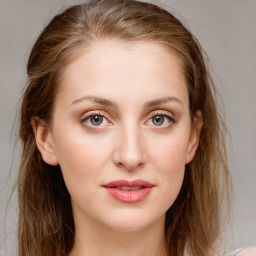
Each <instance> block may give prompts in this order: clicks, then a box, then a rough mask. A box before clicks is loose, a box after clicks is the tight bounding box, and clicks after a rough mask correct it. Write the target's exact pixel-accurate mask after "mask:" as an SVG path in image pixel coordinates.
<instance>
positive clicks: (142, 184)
mask: <svg viewBox="0 0 256 256" xmlns="http://www.w3.org/2000/svg"><path fill="white" fill-rule="evenodd" d="M103 187H104V188H105V189H106V190H107V191H108V192H109V194H110V195H111V196H113V197H114V198H115V199H117V200H119V201H121V202H123V203H136V202H140V201H142V200H143V199H144V198H145V197H146V196H148V195H149V194H150V192H151V191H152V189H153V187H154V185H153V184H151V183H150V182H148V181H145V180H133V181H128V180H116V181H112V182H109V183H107V184H106V185H104V186H103ZM122 187H125V188H122ZM136 187H137V188H136ZM129 188H130V189H131V190H129ZM123 189H125V190H123Z"/></svg>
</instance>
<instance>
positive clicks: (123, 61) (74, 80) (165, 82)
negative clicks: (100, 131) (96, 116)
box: [61, 40, 187, 100]
mask: <svg viewBox="0 0 256 256" xmlns="http://www.w3.org/2000/svg"><path fill="white" fill-rule="evenodd" d="M61 88H62V89H61V91H63V92H65V91H66V94H67V93H68V94H69V95H70V96H72V95H74V96H73V97H76V96H77V95H79V94H86V93H88V94H95V93H96V94H102V95H104V96H106V95H109V97H110V98H111V94H112V95H113V94H115V93H118V94H119V96H120V97H121V96H122V95H127V96H128V95H129V94H131V93H134V94H136V95H138V94H143V95H144V96H146V95H148V96H150V95H152V94H155V93H158V92H159V94H164V93H165V92H166V93H167V92H168V90H169V92H170V93H174V94H175V93H178V94H181V95H180V96H181V97H183V100H185V99H184V97H185V98H186V94H187V89H186V84H185V79H184V75H183V69H182V64H181V61H180V59H179V57H178V56H177V55H176V54H175V53H174V52H173V51H172V50H170V49H167V47H165V46H164V45H161V44H159V43H156V42H151V41H136V42H122V41H117V40H104V41H98V42H96V43H93V44H92V45H90V46H89V47H87V48H85V49H84V51H82V52H81V54H80V55H79V56H78V58H76V59H75V60H74V61H73V62H72V63H70V64H69V65H68V66H67V67H66V68H65V70H64V72H63V74H62V79H61ZM175 90H176V92H174V91H175ZM162 96H164V95H159V97H162Z"/></svg>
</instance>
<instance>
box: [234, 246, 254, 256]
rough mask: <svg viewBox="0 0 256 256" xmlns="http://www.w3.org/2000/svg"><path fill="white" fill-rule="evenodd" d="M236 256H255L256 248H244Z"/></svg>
mask: <svg viewBox="0 0 256 256" xmlns="http://www.w3.org/2000/svg"><path fill="white" fill-rule="evenodd" d="M237 256H256V247H246V248H244V249H243V250H241V251H240V252H239V253H238V254H237Z"/></svg>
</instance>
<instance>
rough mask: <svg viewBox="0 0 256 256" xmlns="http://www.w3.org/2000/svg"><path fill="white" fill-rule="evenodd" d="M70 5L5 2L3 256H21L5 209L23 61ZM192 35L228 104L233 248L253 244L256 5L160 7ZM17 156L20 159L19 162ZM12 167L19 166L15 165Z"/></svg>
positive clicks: (1, 37)
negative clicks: (61, 11) (48, 26)
mask: <svg viewBox="0 0 256 256" xmlns="http://www.w3.org/2000/svg"><path fill="white" fill-rule="evenodd" d="M79 2H82V1H81V0H80V1H71V0H0V163H1V172H0V255H2V256H7V255H8V256H12V255H13V256H14V255H17V252H16V249H15V231H16V217H17V206H16V203H15V194H14V200H12V201H11V202H10V204H9V208H8V209H9V210H8V212H7V216H6V218H4V216H5V209H6V203H7V200H8V197H9V194H10V190H11V187H12V185H13V180H14V178H15V175H16V172H17V168H16V165H15V164H14V166H13V168H12V169H13V171H12V175H11V176H10V177H9V178H8V176H9V173H10V167H11V159H12V150H13V145H14V142H15V140H16V134H17V132H16V131H15V130H14V131H13V132H12V133H11V130H12V127H13V122H14V117H15V114H16V111H17V109H18V107H17V106H18V105H17V103H18V101H19V99H20V95H21V92H22V89H23V87H24V84H25V80H26V69H25V67H26V61H27V58H28V54H29V52H30V50H31V47H32V46H33V43H34V41H35V40H36V38H37V36H38V35H39V33H40V31H41V29H42V28H43V27H44V26H45V25H46V24H47V23H48V22H49V20H50V19H51V18H52V17H53V16H54V15H55V14H56V13H57V12H58V11H59V10H62V9H63V8H65V7H67V6H69V5H70V4H75V3H79ZM155 3H158V4H160V5H162V6H163V7H167V8H168V9H169V10H171V11H172V12H174V14H175V15H176V16H177V17H178V18H182V17H183V18H184V20H183V21H184V22H185V25H186V26H187V27H188V28H189V29H191V30H192V32H193V33H194V34H195V35H196V37H197V38H198V39H199V41H200V42H201V44H202V46H203V48H204V49H205V50H206V52H207V53H208V55H209V57H210V59H211V65H212V72H213V77H214V80H215V83H216V85H217V88H218V90H219V92H220V94H221V95H222V97H223V99H224V106H225V115H226V121H227V125H228V128H229V131H230V137H227V140H228V155H229V164H230V170H231V174H232V177H233V181H234V188H235V193H236V201H235V212H234V220H233V229H232V230H233V231H232V230H231V231H232V232H231V231H230V232H229V234H228V235H227V242H225V245H227V248H228V249H231V248H232V247H233V248H236V247H240V246H247V245H256V200H255V197H256V167H255V159H256V100H255V97H256V84H255V74H256V49H255V48H256V30H255V27H256V14H255V13H256V0H214V1H213V0H158V1H156V2H155ZM17 159H18V156H17V155H16V162H17ZM14 163H15V162H14Z"/></svg>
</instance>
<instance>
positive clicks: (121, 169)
mask: <svg viewBox="0 0 256 256" xmlns="http://www.w3.org/2000/svg"><path fill="white" fill-rule="evenodd" d="M60 86H61V89H60V91H59V93H58V95H57V96H56V99H55V107H54V110H53V120H52V123H51V126H49V125H47V124H46V123H44V122H43V121H42V120H39V119H38V118H36V117H35V118H34V119H33V122H32V124H33V128H34V132H35V136H36V141H37V145H38V148H39V150H40V151H41V154H42V157H43V159H44V161H45V162H46V163H48V164H50V165H57V164H59V165H60V166H61V170H62V172H63V176H64V180H65V183H66V186H67V188H68V191H69V193H70V195H71V201H72V208H73V213H74V221H75V228H76V234H75V245H74V248H73V250H72V252H71V254H70V255H71V256H74V255H76V256H80V255H94V256H98V255H107V256H108V255H109V256H110V255H111V256H115V255H127V256H128V255H133V256H141V255H149V256H150V255H167V253H166V250H165V244H164V223H165V213H166V211H167V210H168V209H169V208H170V207H171V205H172V204H173V202H174V201H175V199H176V197H177V195H178V193H179V191H180V188H181V185H182V182H183V177H184V169H185V165H186V164H188V163H189V162H190V161H192V159H193V157H194V154H195V152H196V149H197V147H198V140H199V133H200V129H201V126H202V120H201V117H200V113H199V112H198V115H197V118H195V119H194V120H192V122H191V118H190V114H189V99H188V92H187V87H186V83H185V79H184V75H183V71H182V68H181V64H180V62H179V60H178V58H177V57H176V55H175V54H174V53H172V52H170V51H167V50H166V49H165V48H164V47H163V46H161V45H158V44H156V43H152V42H136V43H135V42H130V43H123V42H119V41H114V40H107V41H99V42H96V43H94V44H93V45H92V46H91V47H90V48H89V49H87V50H85V51H84V52H83V53H82V54H81V55H80V56H79V57H78V58H77V59H76V60H74V61H73V62H72V63H71V64H69V65H68V66H67V68H66V69H65V71H64V73H63V77H62V84H61V85H60ZM88 97H89V98H88ZM95 97H98V98H101V100H100V101H99V99H98V98H97V99H95ZM167 97H168V99H167ZM102 98H103V99H104V100H103V101H102ZM159 99H162V100H163V99H164V102H156V100H159ZM105 100H107V102H106V101H105ZM109 101H110V102H111V103H109ZM149 102H151V104H149ZM111 104H112V105H111ZM89 115H101V116H104V117H102V118H103V122H102V123H101V124H100V125H98V126H96V125H93V124H92V122H91V119H90V118H89V117H88V116H89ZM156 115H159V116H160V117H159V118H160V121H163V123H162V124H160V125H159V123H157V122H156V118H155V116H156ZM160 123H161V122H160ZM118 179H125V180H129V181H131V180H135V179H142V180H146V181H148V182H150V183H152V184H153V185H154V188H153V189H152V191H151V192H150V194H149V195H148V196H147V197H145V198H144V199H143V200H142V201H140V202H137V203H124V202H120V201H118V200H116V199H115V198H113V197H112V196H111V195H110V194H109V193H108V192H107V191H106V189H105V188H104V187H103V185H104V184H106V183H108V182H111V181H114V180H118ZM99 245H101V246H99Z"/></svg>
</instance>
